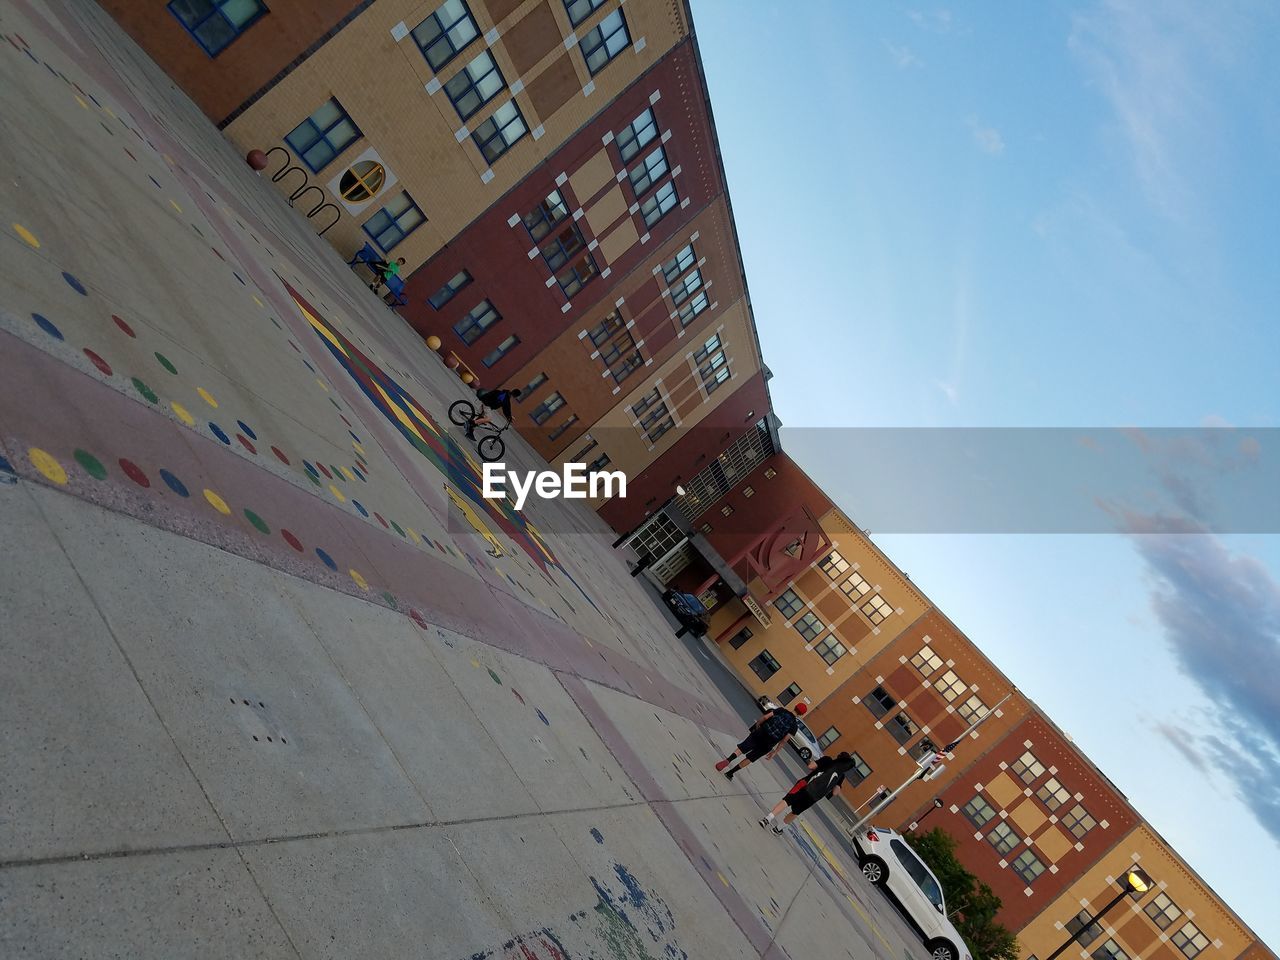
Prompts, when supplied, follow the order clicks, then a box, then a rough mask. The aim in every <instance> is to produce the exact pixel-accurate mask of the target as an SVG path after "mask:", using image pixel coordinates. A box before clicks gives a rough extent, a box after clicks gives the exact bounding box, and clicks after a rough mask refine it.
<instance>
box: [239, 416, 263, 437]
mask: <svg viewBox="0 0 1280 960" xmlns="http://www.w3.org/2000/svg"><path fill="white" fill-rule="evenodd" d="M236 426H237V427H239V428H240V432H241V433H243V434H244V435H245V436H246V437H248V438H249V439H250V440H257V439H258V435H257V434H256V433H254V432H253V430H252V429H251V428H250V427H249V425H248V424H247V423H245V422H244V421H243V420H237V421H236Z"/></svg>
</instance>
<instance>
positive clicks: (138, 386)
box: [133, 377, 160, 403]
mask: <svg viewBox="0 0 1280 960" xmlns="http://www.w3.org/2000/svg"><path fill="white" fill-rule="evenodd" d="M133 389H135V390H137V391H138V393H139V395H140V396H141V397H142V399H144V400H146V401H147V402H148V403H158V402H159V400H160V398H159V397H157V396H156V393H155V391H154V390H152V389H151V388H150V387H148V386H147V385H146V384H145V383H143V382H142V381H141V380H139V379H138V378H137V377H134V378H133Z"/></svg>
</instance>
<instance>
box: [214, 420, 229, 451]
mask: <svg viewBox="0 0 1280 960" xmlns="http://www.w3.org/2000/svg"><path fill="white" fill-rule="evenodd" d="M209 431H210V432H211V433H212V434H213V435H214V436H215V437H217V438H218V439H219V440H221V441H222V442H223V443H225V444H227V445H228V446H230V445H231V438H230V437H228V436H227V435H226V434H225V433H223V432H222V428H221V427H220V426H218V425H217V424H216V423H214V422H213V421H212V420H210V421H209Z"/></svg>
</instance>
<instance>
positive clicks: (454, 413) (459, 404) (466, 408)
mask: <svg viewBox="0 0 1280 960" xmlns="http://www.w3.org/2000/svg"><path fill="white" fill-rule="evenodd" d="M475 418H476V408H475V406H474V405H472V403H471V401H470V400H455V401H453V403H451V404H449V419H450V420H452V421H453V422H454V423H456V424H457V425H458V426H460V427H465V426H466V425H467V424H468V423H470V422H471V421H472V420H474V419H475Z"/></svg>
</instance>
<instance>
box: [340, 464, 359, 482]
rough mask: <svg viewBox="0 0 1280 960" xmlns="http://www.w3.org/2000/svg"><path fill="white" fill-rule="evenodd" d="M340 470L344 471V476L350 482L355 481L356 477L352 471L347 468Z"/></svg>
mask: <svg viewBox="0 0 1280 960" xmlns="http://www.w3.org/2000/svg"><path fill="white" fill-rule="evenodd" d="M338 469H339V470H341V471H342V475H343V476H344V477H346V478H347V479H348V480H351V481H354V480H355V478H356V475H355V474H354V473H352V472H351V471H350V470H348V469H347V468H346V467H339V468H338Z"/></svg>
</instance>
